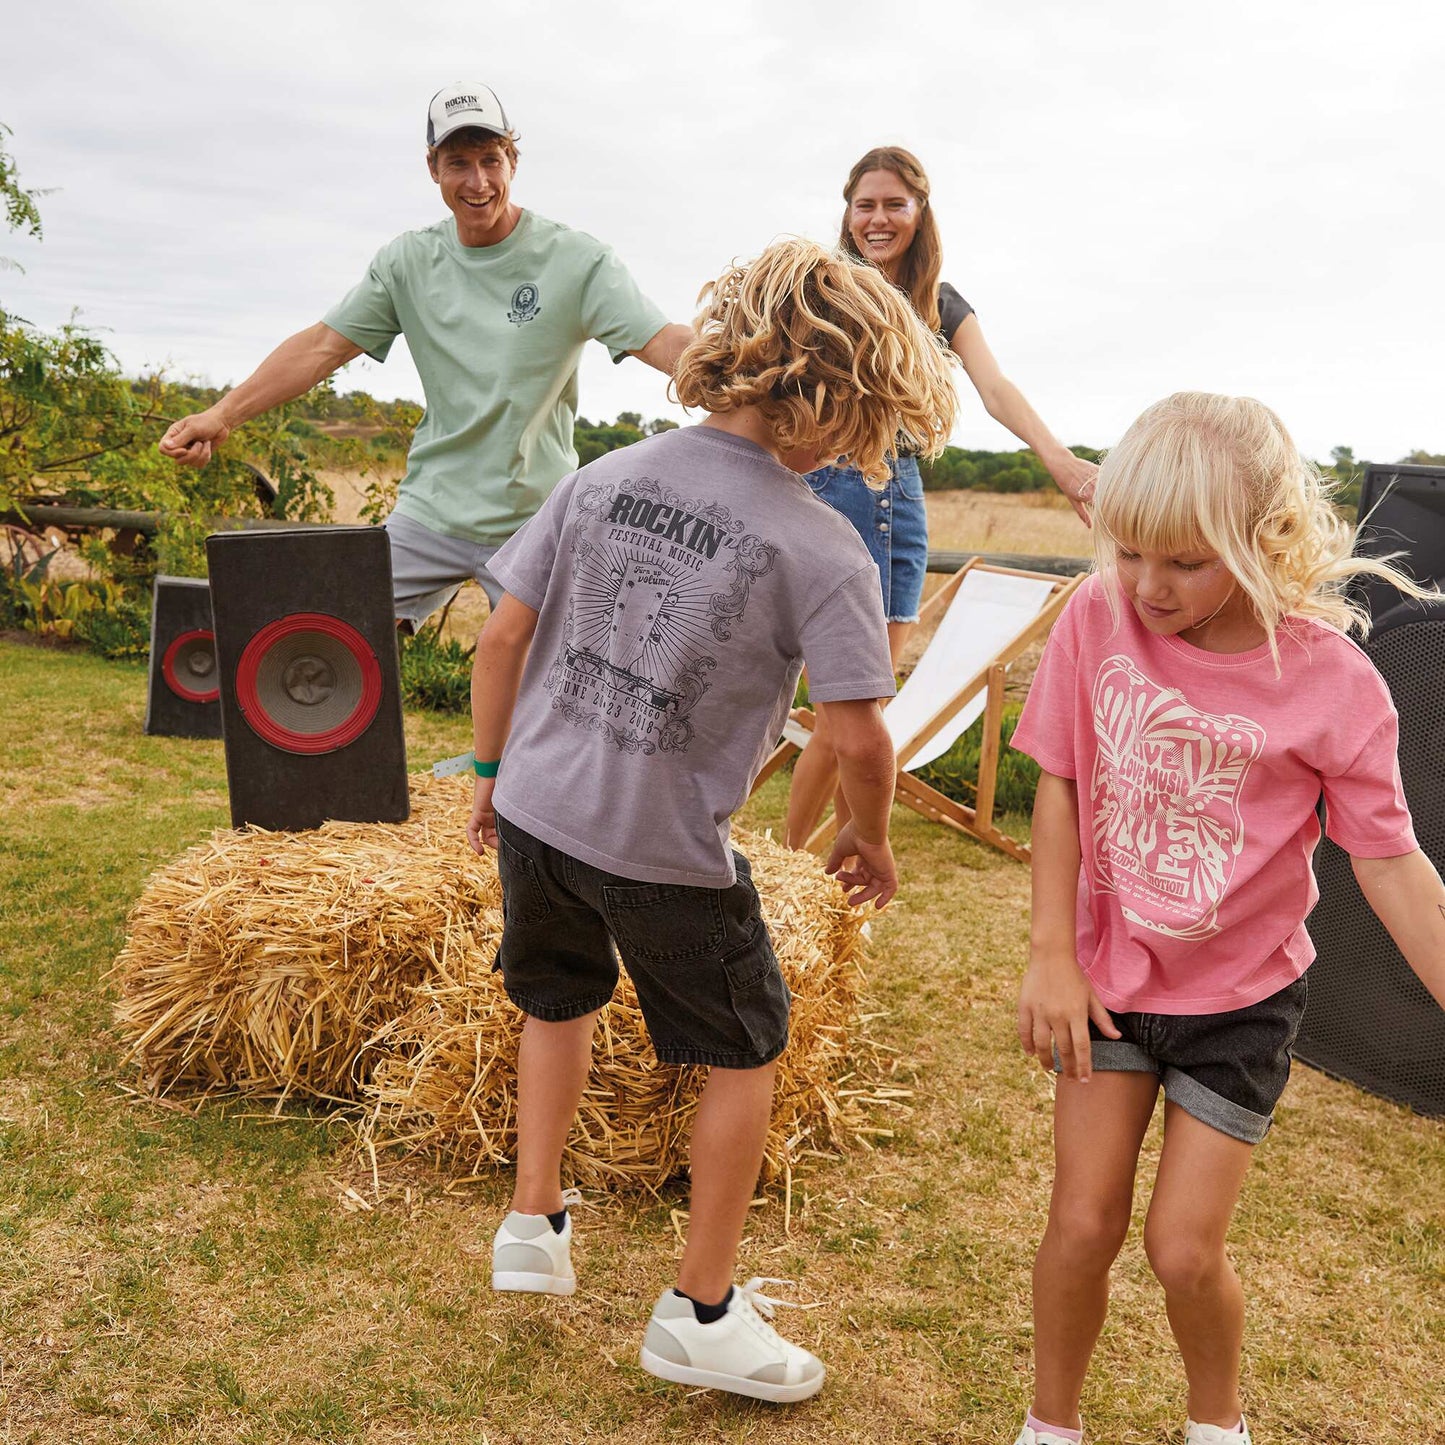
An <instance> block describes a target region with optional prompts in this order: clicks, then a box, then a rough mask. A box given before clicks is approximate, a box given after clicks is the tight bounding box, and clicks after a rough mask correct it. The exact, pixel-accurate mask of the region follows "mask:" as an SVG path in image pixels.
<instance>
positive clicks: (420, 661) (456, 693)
mask: <svg viewBox="0 0 1445 1445" xmlns="http://www.w3.org/2000/svg"><path fill="white" fill-rule="evenodd" d="M475 650H476V649H475V648H474V647H463V646H462V644H461V643H460V642H458V641H457V640H456V638H454V637H443V636H442V635H441V630H440V628H439V627H437V626H430V627H423V628H422V629H421V631H420V632H418V633H416V634H415V636H412V637H405V636H404V637H402V638H401V695H402V697H403V699H404V700H405V701H406V702H408V703H410V704H411V705H412V706H413V707H424V708H430V709H431V710H432V711H433V712H466V711H467V710H468V709H469V708H470V707H471V705H472V653H473V652H474V651H475Z"/></svg>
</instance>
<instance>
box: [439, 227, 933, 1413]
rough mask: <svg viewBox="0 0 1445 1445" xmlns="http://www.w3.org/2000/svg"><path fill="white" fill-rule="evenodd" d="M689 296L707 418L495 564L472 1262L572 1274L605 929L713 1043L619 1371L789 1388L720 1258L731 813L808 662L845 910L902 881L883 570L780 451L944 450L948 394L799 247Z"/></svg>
mask: <svg viewBox="0 0 1445 1445" xmlns="http://www.w3.org/2000/svg"><path fill="white" fill-rule="evenodd" d="M704 296H705V297H707V298H708V299H707V303H706V305H705V306H704V308H703V311H702V313H701V315H700V317H699V319H698V322H697V324H696V337H695V339H694V340H693V341H692V343H691V344H690V345H689V346H688V347H687V348H686V350H685V351H684V352H683V354H682V356H681V358H680V359H679V361H678V366H677V372H676V383H675V384H676V387H677V393H678V398H679V400H680V401H681V402H682V404H683V405H684V406H687V407H690V408H692V407H695V408H698V409H701V410H703V411H705V412H707V413H708V416H707V419H706V420H705V421H704V422H702V424H701V425H698V426H692V427H687V428H683V429H681V430H678V431H670V432H665V433H662V434H661V435H658V436H654V437H650V438H648V439H647V440H645V441H642V442H639V443H637V444H636V445H635V446H632V447H628V448H626V449H625V450H622V451H616V452H612V453H610V454H608V455H607V456H604V457H601V458H599V459H598V460H597V461H595V462H593V463H591V464H590V465H589V466H586V467H584V468H582V470H581V471H579V472H576V473H574V474H573V475H572V476H570V477H567V478H565V479H564V480H563V481H562V482H561V484H560V485H559V486H558V487H557V489H556V491H555V492H553V493H552V495H551V497H550V498H548V500H547V502H546V504H545V505H544V506H543V508H542V510H541V511H540V512H539V513H538V514H537V516H536V517H535V518H534V519H533V520H532V521H531V522H529V523H528V524H527V525H526V526H525V527H524V528H523V529H522V531H521V532H519V533H518V534H517V536H516V537H514V538H513V539H512V541H510V542H509V543H507V544H506V546H504V547H503V548H502V550H501V551H500V552H498V553H497V555H496V557H495V558H494V559H493V562H492V568H493V571H494V572H495V574H496V576H497V577H498V578H499V579H500V581H501V583H502V585H503V586H504V588H505V589H506V592H505V595H504V596H503V598H502V601H501V603H500V605H499V606H498V608H497V610H496V611H495V612H494V613H493V615H492V617H491V618H490V620H489V621H488V623H487V625H486V627H485V628H484V629H483V631H482V633H481V636H480V637H479V638H478V641H477V650H476V659H475V663H474V671H473V679H472V718H473V728H474V733H475V744H476V758H477V762H476V771H477V780H476V798H475V802H474V806H473V809H472V816H471V819H470V822H469V824H468V828H467V834H468V837H469V839H470V841H471V843H472V846H473V847H474V848H475V849H476V850H477V851H478V852H482V851H483V850H484V849H485V848H495V849H496V850H497V853H498V868H499V871H500V874H501V879H502V891H503V901H504V914H505V926H504V930H503V936H502V943H501V949H500V952H499V956H498V964H499V967H500V968H501V970H502V976H503V981H504V983H505V986H506V990H507V993H508V995H509V997H510V998H511V999H512V1001H513V1002H514V1003H515V1004H516V1005H517V1006H518V1007H519V1008H520V1009H522V1010H523V1012H524V1013H525V1014H526V1015H527V1020H526V1024H525V1026H524V1029H523V1035H522V1044H521V1052H520V1056H519V1060H518V1075H519V1077H518V1106H517V1130H518V1141H517V1177H516V1185H515V1189H514V1192H513V1197H512V1209H511V1212H510V1213H509V1214H508V1215H507V1217H506V1219H505V1220H504V1221H503V1223H502V1225H501V1227H500V1228H499V1229H498V1231H497V1235H496V1240H495V1244H494V1248H493V1273H492V1283H493V1286H494V1287H495V1288H497V1289H502V1290H529V1291H537V1292H542V1293H550V1294H571V1293H572V1292H573V1290H574V1289H575V1288H576V1279H575V1276H574V1275H573V1271H572V1265H571V1259H570V1250H569V1245H570V1241H571V1232H572V1226H571V1220H570V1218H569V1216H568V1213H567V1207H566V1206H567V1202H568V1198H569V1196H570V1197H571V1198H572V1199H573V1200H575V1196H573V1195H572V1194H571V1191H567V1194H566V1195H564V1191H563V1188H562V1179H561V1159H562V1153H563V1148H564V1145H565V1143H566V1139H567V1135H568V1131H569V1129H570V1128H571V1125H572V1120H573V1118H574V1116H575V1114H576V1111H577V1106H578V1103H579V1101H580V1099H581V1096H582V1090H583V1087H584V1085H585V1082H586V1078H587V1072H588V1068H589V1065H590V1060H591V1047H592V1032H593V1026H594V1024H595V1022H596V1019H597V1014H598V1011H599V1010H600V1009H601V1008H602V1006H603V1005H604V1004H605V1003H606V1002H607V1000H608V999H609V998H610V997H611V994H612V990H613V988H614V986H615V984H616V981H617V961H616V958H615V956H614V952H613V947H614V944H615V947H616V951H617V953H620V955H621V958H622V962H623V963H624V964H625V965H626V967H627V971H628V973H629V974H630V976H631V977H632V980H633V983H634V985H635V987H636V990H637V996H638V1001H639V1003H640V1005H641V1007H642V1011H643V1015H644V1017H645V1019H646V1021H647V1027H648V1032H649V1035H650V1037H651V1040H652V1044H653V1047H654V1049H655V1050H656V1053H657V1057H658V1059H659V1060H660V1061H662V1062H663V1063H668V1064H678V1065H695V1066H700V1067H704V1068H706V1069H707V1070H708V1080H707V1084H706V1086H705V1088H704V1090H703V1093H702V1098H701V1102H700V1104H699V1106H698V1111H697V1118H696V1122H695V1124H694V1127H693V1135H692V1140H691V1175H692V1202H691V1223H690V1228H689V1231H688V1240H687V1247H686V1250H685V1253H684V1255H683V1259H682V1262H681V1267H680V1268H679V1270H678V1275H677V1287H676V1288H675V1289H670V1290H667V1291H666V1292H665V1293H664V1294H663V1296H662V1298H661V1299H660V1300H659V1301H658V1303H657V1306H656V1308H655V1309H654V1310H653V1313H652V1319H651V1321H650V1322H649V1324H648V1326H647V1331H646V1335H645V1337H644V1341H643V1345H642V1353H641V1360H642V1364H643V1367H644V1368H645V1369H647V1370H649V1371H651V1372H652V1373H653V1374H655V1375H658V1376H661V1377H662V1378H663V1379H667V1380H673V1381H676V1382H678V1383H681V1384H685V1385H692V1386H704V1387H711V1388H715V1389H722V1390H729V1391H733V1392H734V1393H737V1394H740V1395H749V1396H752V1397H754V1398H757V1399H764V1400H773V1401H792V1400H802V1399H806V1398H807V1397H809V1396H810V1395H813V1394H816V1393H817V1391H818V1390H819V1389H820V1388H821V1386H822V1383H823V1366H822V1364H821V1363H820V1362H819V1361H818V1360H817V1359H816V1358H815V1357H814V1356H813V1355H811V1354H809V1353H808V1352H807V1351H806V1350H803V1349H800V1348H799V1347H797V1346H796V1345H793V1344H790V1343H788V1342H787V1341H786V1340H784V1339H782V1338H781V1337H780V1336H779V1335H778V1334H777V1332H776V1331H775V1330H774V1329H773V1328H772V1326H771V1325H770V1324H769V1323H768V1322H767V1317H768V1316H770V1315H771V1313H772V1303H773V1302H772V1301H769V1300H768V1299H767V1297H766V1296H765V1295H762V1294H761V1293H760V1292H759V1286H760V1285H762V1284H765V1283H767V1282H768V1281H765V1280H752V1281H750V1282H749V1283H748V1284H747V1285H744V1286H743V1287H742V1288H741V1289H735V1288H733V1283H732V1281H733V1272H734V1269H735V1267H736V1263H737V1254H738V1248H739V1244H740V1242H741V1239H742V1231H743V1225H744V1221H745V1218H746V1215H747V1209H748V1204H749V1201H750V1200H751V1199H752V1197H753V1189H754V1187H755V1185H756V1182H757V1177H758V1170H759V1167H760V1166H761V1163H762V1156H763V1147H764V1143H765V1141H766V1137H767V1131H768V1122H769V1117H770V1112H771V1102H772V1092H773V1077H774V1073H775V1069H776V1060H777V1058H778V1055H779V1054H781V1053H782V1051H783V1048H784V1047H785V1045H786V1043H787V1034H788V1004H789V998H788V990H787V986H786V984H785V983H784V982H783V978H782V975H781V973H780V971H779V969H778V963H777V959H776V957H775V956H774V953H773V949H772V945H771V943H770V941H769V938H768V931H767V928H766V926H765V925H764V923H763V920H762V916H761V912H760V909H759V903H758V895H757V892H756V890H755V889H754V887H753V884H752V879H751V876H750V872H749V869H748V865H747V860H746V859H745V858H743V857H742V855H741V854H738V853H735V852H733V851H732V850H731V849H730V848H729V846H728V832H729V821H730V819H731V816H732V814H733V813H734V812H735V811H736V809H737V808H738V807H739V806H740V805H741V804H742V802H743V800H744V799H746V797H747V796H748V792H749V790H750V787H751V784H752V781H753V779H754V777H755V776H756V775H757V772H758V769H759V768H760V767H761V765H762V762H763V760H764V759H765V758H766V757H767V755H768V752H769V751H770V749H771V748H772V746H773V743H774V741H775V739H776V738H777V737H778V735H779V733H780V732H781V729H782V725H783V721H784V719H785V718H786V716H787V712H788V707H789V705H790V703H791V701H792V698H793V694H794V689H795V688H796V686H797V682H798V677H799V674H800V672H801V670H802V668H803V665H804V664H805V663H806V664H807V667H808V677H809V691H810V695H811V698H812V700H813V702H814V704H815V705H816V706H817V707H818V708H819V709H820V710H821V711H822V712H824V713H825V714H826V715H827V717H828V720H829V723H830V725H831V728H832V732H833V737H834V739H835V744H836V746H837V749H838V755H839V759H840V762H841V765H842V789H843V793H844V796H845V798H846V801H847V804H848V806H849V808H850V810H851V816H850V818H849V821H848V822H847V824H846V825H845V826H844V828H843V829H842V831H841V832H840V833H839V836H838V840H837V843H836V844H835V846H834V848H833V852H832V855H831V857H830V858H829V859H828V862H827V869H828V871H829V872H830V873H833V874H836V875H837V877H838V879H839V880H840V882H842V883H843V885H844V886H845V888H847V889H848V890H849V897H848V901H849V903H851V904H853V905H854V906H861V905H863V904H865V903H868V902H870V901H871V902H872V903H873V904H874V905H875V906H876V907H879V908H881V907H883V906H884V905H886V904H887V903H888V901H889V900H890V899H891V898H892V897H893V895H894V893H895V891H896V890H897V887H898V879H897V872H896V869H895V867H894V862H893V855H892V853H891V851H890V849H889V846H888V815H889V809H890V806H891V803H892V798H893V780H894V757H893V749H892V745H891V744H890V742H889V737H888V733H887V730H886V728H885V727H884V724H883V719H882V713H881V708H880V700H881V699H886V698H888V697H891V696H892V694H893V691H894V682H893V674H892V670H891V667H890V664H889V656H888V636H887V632H886V629H885V626H884V621H883V613H882V609H881V607H880V606H879V586H878V574H877V568H876V567H875V565H874V563H873V562H872V560H871V559H870V558H869V555H868V552H867V550H866V548H865V547H864V546H863V543H862V542H861V541H860V540H859V537H858V534H857V532H856V531H855V530H854V529H853V527H852V526H851V525H850V524H849V523H848V521H847V520H846V518H844V517H842V516H841V515H840V514H838V513H837V512H834V511H833V510H832V509H831V508H829V507H827V506H826V505H824V504H823V503H821V502H819V501H818V500H817V499H816V498H815V497H814V496H813V495H812V493H811V492H810V491H809V489H808V487H807V485H806V484H805V483H804V481H803V480H802V477H801V476H800V475H799V473H800V472H804V471H807V470H808V469H809V468H810V467H812V466H813V465H815V464H816V462H817V460H818V459H819V458H826V457H832V456H837V455H840V454H847V456H848V457H849V458H851V459H852V462H853V464H854V465H856V466H858V467H859V468H860V469H861V470H862V471H863V472H864V474H865V475H867V476H869V477H870V478H873V479H876V480H882V479H884V478H886V477H887V475H888V467H887V460H886V459H887V455H888V453H889V452H890V451H891V450H892V449H893V447H894V446H895V445H897V439H898V438H899V437H900V436H901V437H903V438H904V439H905V440H906V441H907V442H908V444H909V445H910V446H911V447H912V448H914V449H916V450H918V451H920V452H923V453H926V454H929V455H935V454H937V452H938V451H939V450H940V449H941V448H942V446H943V444H944V442H945V441H946V439H947V437H948V432H949V429H950V426H951V424H952V420H953V409H954V393H953V387H952V382H951V380H950V377H949V375H948V369H947V362H946V357H945V354H944V352H943V350H942V347H941V346H940V345H939V343H938V342H937V340H936V339H935V338H934V337H933V336H931V335H930V334H929V333H928V331H927V330H926V328H925V327H924V326H923V324H922V323H921V322H920V321H919V320H918V318H917V317H916V316H915V315H914V313H913V310H912V308H911V307H910V306H909V304H908V302H907V300H906V299H905V298H904V297H903V296H902V295H901V294H900V293H899V292H897V291H895V290H894V289H893V287H892V286H890V285H889V284H888V282H887V281H886V280H885V279H884V278H883V277H882V276H881V275H880V274H879V273H878V272H877V271H876V270H874V269H873V268H872V267H869V266H866V265H863V264H860V263H858V262H855V261H851V260H849V259H847V258H846V257H843V256H840V255H838V254H837V253H834V252H831V251H826V250H824V249H823V248H822V247H819V246H816V245H814V244H812V243H810V242H806V241H797V240H791V241H783V242H779V243H777V244H775V245H773V246H771V247H769V248H768V250H767V251H765V252H764V253H763V255H762V256H760V257H759V258H758V259H757V260H756V261H754V262H753V263H752V264H751V265H748V266H733V267H730V268H729V269H728V270H727V271H726V272H725V273H724V274H723V275H722V276H721V277H720V278H719V279H718V280H717V281H716V282H714V283H713V284H712V285H711V286H710V287H709V288H707V290H706V291H705V292H704Z"/></svg>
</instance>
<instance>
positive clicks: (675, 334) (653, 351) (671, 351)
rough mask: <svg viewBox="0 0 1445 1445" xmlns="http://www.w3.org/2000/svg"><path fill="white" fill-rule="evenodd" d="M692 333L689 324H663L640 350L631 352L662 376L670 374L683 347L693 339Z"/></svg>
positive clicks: (675, 366)
mask: <svg viewBox="0 0 1445 1445" xmlns="http://www.w3.org/2000/svg"><path fill="white" fill-rule="evenodd" d="M694 334H695V333H694V332H693V329H692V327H691V326H684V325H683V324H682V323H681V322H679V321H674V322H672V323H671V324H669V325H667V326H664V327H663V328H662V330H661V331H659V332H658V333H657V335H656V336H654V337H653V338H652V340H651V341H649V342H648V343H647V345H646V346H644V347H643V348H642V350H641V351H634V352H632V353H631V354H632V355H633V356H635V357H636V358H637V359H638V360H639V361H645V362H646V363H647V364H648V365H649V366H653V367H656V368H657V370H658V371H660V372H662V373H663V375H664V376H671V375H672V373H673V372H674V371H675V370H676V369H677V358H678V357H679V356H681V355H682V350H683V347H685V346H686V345H687V344H688V342H689V341H691V340H692V339H693V336H694Z"/></svg>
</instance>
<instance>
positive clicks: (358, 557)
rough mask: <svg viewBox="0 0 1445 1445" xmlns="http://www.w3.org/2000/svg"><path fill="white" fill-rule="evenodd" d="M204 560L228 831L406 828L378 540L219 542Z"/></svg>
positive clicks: (328, 537)
mask: <svg viewBox="0 0 1445 1445" xmlns="http://www.w3.org/2000/svg"><path fill="white" fill-rule="evenodd" d="M206 560H207V562H208V564H209V567H210V573H211V606H212V612H213V614H214V617H215V624H216V648H217V652H218V655H219V657H220V660H221V716H222V720H223V722H224V726H225V738H226V776H227V778H228V780H229V782H230V788H231V822H232V824H233V826H235V827H237V828H239V827H242V826H243V825H244V824H246V823H256V824H259V825H260V826H261V827H263V828H273V829H285V830H294V829H299V828H314V827H316V826H317V825H318V824H320V823H323V822H325V821H326V820H327V819H328V818H334V819H344V820H346V821H349V822H356V823H397V822H400V821H401V820H402V819H404V818H405V817H406V816H407V813H408V802H407V785H406V744H405V742H404V740H403V737H402V724H401V686H400V680H399V676H398V668H397V651H396V622H395V616H394V613H393V609H392V598H391V553H390V550H389V548H388V546H387V541H386V533H385V532H384V531H383V530H382V529H381V528H380V527H318V528H309V529H305V530H296V531H289V530H288V531H267V532H260V531H258V532H222V533H218V534H216V535H214V536H212V537H209V538H207V539H206Z"/></svg>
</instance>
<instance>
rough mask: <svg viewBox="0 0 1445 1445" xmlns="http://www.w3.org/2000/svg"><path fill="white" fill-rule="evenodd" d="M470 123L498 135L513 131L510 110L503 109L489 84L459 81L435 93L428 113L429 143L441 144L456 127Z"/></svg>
mask: <svg viewBox="0 0 1445 1445" xmlns="http://www.w3.org/2000/svg"><path fill="white" fill-rule="evenodd" d="M466 126H476V127H478V128H479V129H481V130H489V131H491V132H492V133H493V134H494V135H506V136H509V135H511V133H512V127H511V125H510V124H509V123H508V121H507V112H506V111H504V110H503V109H502V102H501V101H500V100H498V99H497V95H496V92H495V91H493V90H489V89H488V88H487V87H486V86H485V85H465V84H463V83H462V82H461V81H458V82H457V83H456V84H455V85H448V86H444V87H443V88H442V89H441V90H439V91H437V93H436V94H435V95H434V96H432V98H431V104H430V105H429V106H428V107H427V113H426V143H427V145H429V146H437V145H440V144H441V143H442V142H443V141H444V140H445V139H446V138H447V137H448V136H449V135H451V133H452V132H453V131H458V130H462V129H463V128H464V127H466Z"/></svg>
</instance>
